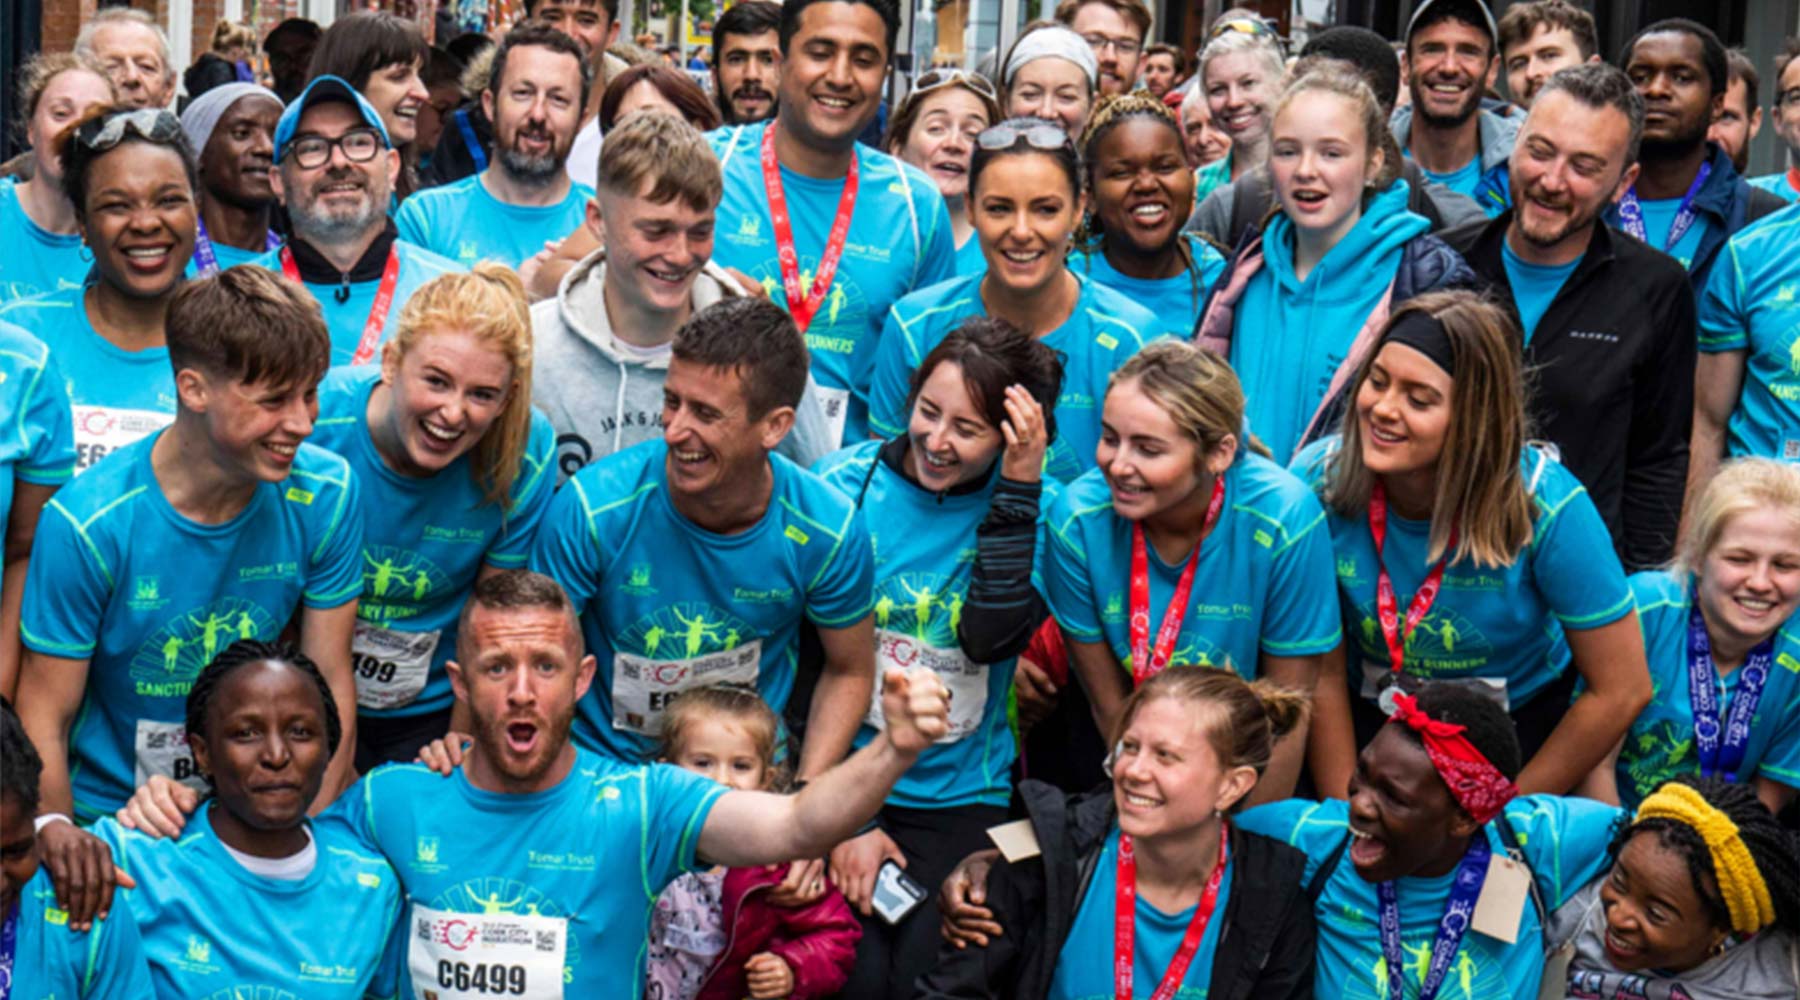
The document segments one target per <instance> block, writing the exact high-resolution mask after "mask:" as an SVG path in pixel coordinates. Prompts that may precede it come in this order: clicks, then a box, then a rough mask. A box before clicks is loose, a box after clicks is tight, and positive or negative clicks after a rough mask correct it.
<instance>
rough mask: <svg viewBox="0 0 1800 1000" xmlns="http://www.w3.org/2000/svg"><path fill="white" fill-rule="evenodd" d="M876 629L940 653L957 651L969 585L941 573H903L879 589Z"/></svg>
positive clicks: (877, 590)
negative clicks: (904, 636)
mask: <svg viewBox="0 0 1800 1000" xmlns="http://www.w3.org/2000/svg"><path fill="white" fill-rule="evenodd" d="M875 593H876V597H875V627H876V628H878V629H881V630H883V631H887V632H898V633H900V634H902V635H908V636H911V637H913V638H914V639H917V640H919V641H920V642H921V643H924V644H925V645H927V646H935V647H937V648H939V649H954V648H956V647H957V641H956V629H957V626H958V625H960V624H962V613H963V601H964V599H965V598H966V596H967V594H966V585H965V586H963V587H958V586H955V581H953V580H952V579H951V578H949V577H946V576H944V575H942V574H940V573H901V574H900V575H898V576H892V577H889V578H887V579H886V580H883V581H881V585H880V586H879V587H876V588H875Z"/></svg>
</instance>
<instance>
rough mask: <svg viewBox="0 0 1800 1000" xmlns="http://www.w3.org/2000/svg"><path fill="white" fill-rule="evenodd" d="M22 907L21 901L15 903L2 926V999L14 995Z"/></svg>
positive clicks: (0, 958)
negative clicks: (15, 956) (14, 973)
mask: <svg viewBox="0 0 1800 1000" xmlns="http://www.w3.org/2000/svg"><path fill="white" fill-rule="evenodd" d="M20 907H21V904H20V903H14V904H13V908H12V912H11V913H8V914H7V915H6V924H5V926H0V1000H6V998H7V997H9V996H12V987H13V952H15V951H17V950H18V948H19V910H20Z"/></svg>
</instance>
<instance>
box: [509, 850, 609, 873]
mask: <svg viewBox="0 0 1800 1000" xmlns="http://www.w3.org/2000/svg"><path fill="white" fill-rule="evenodd" d="M596 864H598V855H594V854H583V853H581V852H580V851H534V850H531V849H529V848H527V849H526V851H525V867H527V868H536V869H541V870H546V871H560V872H591V871H593V870H594V866H595V865H596Z"/></svg>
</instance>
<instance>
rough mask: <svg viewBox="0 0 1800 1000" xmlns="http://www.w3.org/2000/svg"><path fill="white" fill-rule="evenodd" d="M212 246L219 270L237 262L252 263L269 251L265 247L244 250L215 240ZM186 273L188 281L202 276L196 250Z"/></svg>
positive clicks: (231, 266) (236, 264) (214, 259)
mask: <svg viewBox="0 0 1800 1000" xmlns="http://www.w3.org/2000/svg"><path fill="white" fill-rule="evenodd" d="M196 245H197V244H196ZM212 248H213V262H214V263H216V264H217V265H218V269H219V270H220V271H223V270H226V269H228V268H233V267H236V266H238V265H239V264H254V263H256V262H257V261H258V260H260V259H261V258H262V256H263V255H264V254H266V253H268V252H269V250H268V248H267V247H264V248H263V249H261V250H244V249H240V248H238V247H234V246H231V245H230V244H227V243H220V242H218V241H217V240H215V241H213V245H212ZM186 273H187V277H188V280H190V281H191V280H193V279H195V278H198V277H201V276H202V275H201V274H200V255H199V253H198V252H196V253H195V254H194V256H193V257H192V258H191V259H190V260H189V261H188V266H187V272H186Z"/></svg>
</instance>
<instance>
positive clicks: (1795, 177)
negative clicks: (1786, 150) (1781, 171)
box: [1787, 167, 1800, 191]
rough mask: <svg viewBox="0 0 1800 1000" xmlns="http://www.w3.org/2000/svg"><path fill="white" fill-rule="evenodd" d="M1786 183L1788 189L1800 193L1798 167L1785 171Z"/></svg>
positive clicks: (1799, 168)
mask: <svg viewBox="0 0 1800 1000" xmlns="http://www.w3.org/2000/svg"><path fill="white" fill-rule="evenodd" d="M1787 182H1788V187H1791V188H1793V189H1794V190H1796V191H1800V167H1789V168H1788V169H1787Z"/></svg>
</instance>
